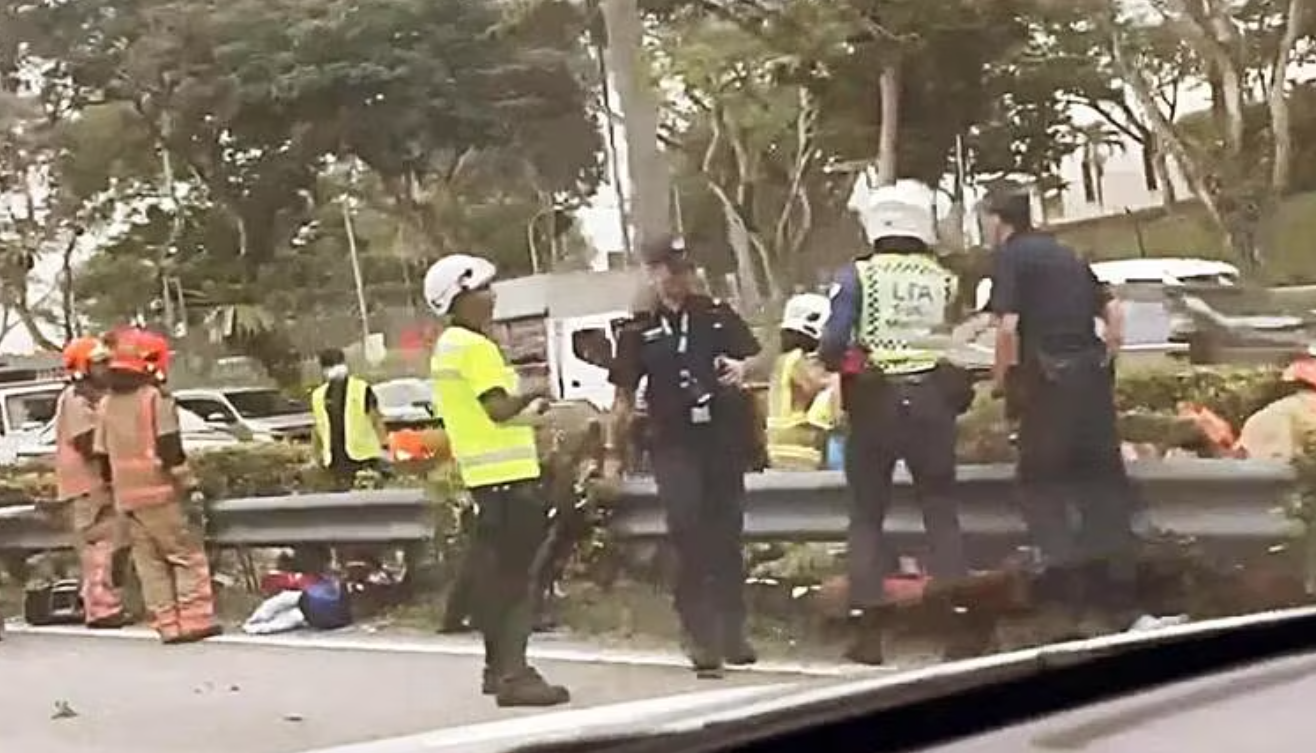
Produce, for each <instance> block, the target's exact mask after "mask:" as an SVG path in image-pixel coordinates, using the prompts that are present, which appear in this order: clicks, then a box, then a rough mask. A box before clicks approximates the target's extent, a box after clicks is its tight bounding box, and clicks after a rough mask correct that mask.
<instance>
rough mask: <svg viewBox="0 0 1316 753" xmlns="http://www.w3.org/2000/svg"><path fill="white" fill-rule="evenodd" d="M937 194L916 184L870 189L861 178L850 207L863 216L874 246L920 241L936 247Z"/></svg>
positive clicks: (909, 182)
mask: <svg viewBox="0 0 1316 753" xmlns="http://www.w3.org/2000/svg"><path fill="white" fill-rule="evenodd" d="M934 199H935V194H934V193H933V192H932V190H931V189H929V188H928V187H927V186H925V185H923V184H922V183H918V182H916V181H901V182H899V183H897V184H896V185H891V186H880V187H877V188H872V189H870V188H868V187H867V185H866V184H865V183H864V182H863V181H862V179H860V181H858V182H856V185H855V191H854V192H853V193H852V194H851V196H850V201H849V203H848V206H849V208H850V210H851V211H853V212H855V213H856V214H857V215H859V222H860V224H862V225H863V226H864V235H865V236H867V237H868V242H869V243H873V242H874V241H877V240H879V239H882V238H897V237H900V238H917V239H918V240H920V241H922V242H923V243H924V244H926V245H928V246H933V245H936V242H937V228H936V224H937V221H936V217H935V216H934V215H933V211H932V202H933V200H934Z"/></svg>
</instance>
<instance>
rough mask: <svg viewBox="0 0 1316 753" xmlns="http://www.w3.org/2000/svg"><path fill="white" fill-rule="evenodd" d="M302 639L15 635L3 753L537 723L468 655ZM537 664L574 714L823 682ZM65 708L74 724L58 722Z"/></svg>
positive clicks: (206, 747)
mask: <svg viewBox="0 0 1316 753" xmlns="http://www.w3.org/2000/svg"><path fill="white" fill-rule="evenodd" d="M300 643H303V644H305V645H304V646H300V645H297V644H298V641H297V640H296V639H295V638H292V639H285V640H284V641H282V642H280V641H279V640H274V641H271V642H266V643H265V644H262V643H261V642H259V641H258V640H255V639H249V638H238V639H236V640H234V639H221V640H220V641H219V642H214V643H206V644H200V645H192V646H171V647H166V646H162V645H159V644H158V643H155V642H153V641H151V640H138V639H133V638H125V637H108V636H107V637H89V636H86V635H85V634H79V633H78V632H77V631H65V632H63V633H49V632H47V633H41V632H37V631H31V632H23V633H20V634H15V633H14V632H13V631H11V632H9V633H8V634H6V636H5V639H4V640H3V642H0V750H4V751H15V752H16V753H17V751H22V752H23V753H93V752H94V753H212V752H213V753H300V752H301V751H310V750H317V749H321V748H329V747H333V746H340V745H346V744H350V743H356V742H364V741H368V740H372V739H379V738H390V737H397V736H404V735H415V734H419V733H423V732H429V731H432V730H436V729H441V728H451V727H458V726H462V725H470V724H477V723H481V722H489V721H494V720H501V719H515V718H517V717H518V716H525V715H531V714H536V713H543V712H539V711H533V710H507V709H499V708H497V707H496V706H495V705H494V703H493V702H492V700H490V699H488V698H485V697H483V696H480V695H479V694H478V689H477V685H478V681H479V675H480V668H481V660H480V658H479V657H478V655H476V652H474V651H464V652H456V653H454V652H449V651H416V650H406V649H405V648H402V649H389V648H385V647H384V646H383V644H380V645H376V646H369V645H365V644H363V643H360V642H358V646H357V647H355V648H353V647H348V646H347V645H344V646H339V647H335V648H329V647H327V646H328V645H330V644H327V643H325V642H324V641H320V642H319V643H318V644H317V643H316V642H314V641H301V642H300ZM316 646H319V647H316ZM537 664H538V666H539V667H540V668H541V670H542V671H543V672H544V673H545V674H546V675H547V676H549V677H550V678H552V679H553V680H555V681H559V682H563V683H565V684H567V685H568V686H570V688H571V690H572V694H573V704H572V708H588V707H591V706H595V707H597V706H604V705H608V704H615V703H619V702H624V701H632V700H637V699H644V698H654V697H667V696H676V695H680V694H689V693H692V692H707V691H712V690H718V689H722V688H733V687H736V686H745V685H751V684H771V683H782V682H792V683H798V682H823V681H824V680H821V679H818V678H808V677H805V676H803V675H799V674H786V673H773V672H768V671H758V672H743V673H734V674H731V675H729V676H728V677H727V679H725V680H722V681H707V680H697V679H695V678H694V677H693V675H692V674H691V673H690V672H689V671H688V670H684V669H681V668H679V667H675V666H655V665H653V664H650V665H647V666H646V665H627V664H618V663H586V662H580V661H561V660H557V661H555V660H541V661H538V662H537ZM63 708H66V709H67V710H68V712H69V713H71V715H65V716H62V717H61V718H53V717H55V716H56V715H57V711H58V710H59V709H63Z"/></svg>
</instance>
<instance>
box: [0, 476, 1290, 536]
mask: <svg viewBox="0 0 1316 753" xmlns="http://www.w3.org/2000/svg"><path fill="white" fill-rule="evenodd" d="M1129 471H1130V474H1131V476H1132V477H1133V479H1134V482H1135V483H1136V484H1137V487H1138V489H1139V491H1140V492H1141V494H1142V495H1143V497H1144V499H1145V500H1146V502H1147V508H1148V516H1149V519H1150V522H1151V523H1152V524H1153V525H1155V526H1156V527H1158V528H1163V529H1168V530H1171V531H1175V532H1177V533H1181V534H1185V535H1190V536H1195V537H1198V538H1202V539H1208V540H1209V539H1229V540H1238V541H1264V540H1271V541H1273V540H1275V539H1278V538H1280V537H1282V536H1284V535H1285V533H1286V530H1287V525H1288V523H1287V521H1286V520H1285V518H1284V516H1283V515H1282V514H1281V513H1280V512H1279V511H1278V510H1277V509H1276V508H1277V507H1278V505H1279V504H1280V503H1282V502H1283V501H1284V498H1285V496H1286V494H1287V493H1288V491H1289V490H1290V489H1291V488H1292V485H1293V482H1294V475H1293V470H1292V469H1291V468H1290V467H1289V466H1288V465H1287V464H1284V463H1276V462H1266V461H1256V460H1173V461H1138V462H1134V463H1130V464H1129ZM746 485H747V488H748V492H749V493H748V498H747V503H746V515H745V536H746V539H748V540H761V541H772V540H790V541H842V540H844V538H845V530H846V522H847V519H848V517H849V505H850V499H849V493H848V492H847V490H846V486H845V479H844V476H843V475H842V474H841V473H839V472H834V471H818V472H766V473H761V474H751V475H749V476H747V477H746ZM1013 488H1014V469H1013V467H1012V466H1007V465H967V466H961V467H960V469H959V487H958V492H959V497H960V500H961V521H962V525H963V528H964V531H965V533H966V534H967V535H969V536H970V537H977V538H983V539H1015V538H1018V537H1019V536H1021V535H1022V534H1023V533H1024V527H1023V521H1022V519H1021V517H1020V515H1019V513H1018V511H1017V508H1016V507H1015V504H1014V490H1013ZM895 495H896V500H895V505H894V508H893V509H892V511H891V513H890V515H889V516H888V518H887V529H888V531H889V532H890V533H891V535H892V536H893V537H895V538H904V537H910V536H917V535H919V534H921V533H922V532H923V525H922V519H921V517H920V515H919V512H918V506H917V503H916V500H915V499H914V495H913V488H912V487H911V485H910V482H909V477H908V475H906V474H904V473H903V472H897V478H896V486H895ZM430 526H431V524H430V522H429V516H428V513H427V510H426V502H425V498H424V494H423V492H422V491H421V490H420V489H385V490H380V491H356V492H345V493H340V494H303V495H295V496H284V497H259V498H251V499H230V500H224V501H220V502H216V503H215V504H214V505H213V506H212V508H211V530H210V534H211V535H210V543H211V544H213V545H217V546H221V547H223V546H280V545H293V544H309V543H394V544H404V543H411V542H417V541H423V540H425V539H426V538H428V537H429V536H430V535H431V527H430ZM610 526H611V528H612V531H613V533H614V534H616V535H618V536H619V537H621V538H624V539H631V540H645V539H656V538H659V537H661V536H663V535H665V534H666V525H665V524H664V521H663V513H662V508H661V505H660V504H659V502H658V499H657V494H656V486H655V484H654V481H653V479H650V478H634V479H628V480H627V482H626V483H625V484H624V485H623V490H622V499H621V500H620V501H619V502H618V503H617V505H616V507H615V509H614V512H613V514H612V516H611V518H610ZM68 544H69V538H68V535H67V534H65V533H63V532H61V531H59V530H57V529H55V528H53V527H52V526H51V524H50V523H49V522H48V521H46V520H45V519H44V518H42V517H41V516H39V515H37V514H35V513H28V514H17V515H5V516H3V517H0V552H32V551H40V550H48V549H58V548H63V547H66V546H68Z"/></svg>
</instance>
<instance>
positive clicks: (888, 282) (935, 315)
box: [855, 254, 958, 374]
mask: <svg viewBox="0 0 1316 753" xmlns="http://www.w3.org/2000/svg"><path fill="white" fill-rule="evenodd" d="M855 269H856V271H857V272H858V273H859V286H860V306H859V321H858V323H857V324H856V326H855V334H856V339H857V340H858V342H859V344H860V345H861V346H863V347H864V349H865V350H867V351H868V358H869V361H870V362H871V363H873V364H875V365H877V366H878V367H880V368H881V369H882V371H884V372H885V373H888V374H913V373H917V372H920V371H927V370H929V369H931V368H933V367H935V366H936V365H937V363H938V362H939V361H941V360H942V359H943V358H944V357H945V355H946V353H947V351H949V350H950V345H951V342H950V333H949V326H950V317H949V315H948V314H949V306H950V302H951V299H952V298H953V297H954V292H955V286H956V284H957V283H958V279H957V278H956V277H955V275H954V274H952V273H951V272H950V271H949V270H947V269H946V268H945V267H944V266H942V264H941V262H939V261H937V259H936V258H935V257H933V256H932V255H930V254H874V255H873V256H870V257H869V258H867V259H861V260H860V261H857V262H855Z"/></svg>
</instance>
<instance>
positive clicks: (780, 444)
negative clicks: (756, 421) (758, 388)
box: [767, 348, 823, 470]
mask: <svg viewBox="0 0 1316 753" xmlns="http://www.w3.org/2000/svg"><path fill="white" fill-rule="evenodd" d="M802 360H804V351H803V350H800V349H799V348H796V349H795V350H792V351H791V352H789V353H783V354H782V355H780V356H778V357H777V362H776V363H775V364H774V365H773V371H772V381H771V383H769V385H768V419H767V428H768V448H767V449H768V463H769V465H771V466H772V467H773V468H781V469H788V470H801V469H805V470H813V469H816V468H817V467H818V466H819V465H821V464H822V442H823V435H822V432H821V431H819V429H818V428H817V427H815V426H812V425H811V424H810V423H809V419H808V414H807V413H806V412H805V410H804V409H803V408H799V407H797V406H796V405H795V398H794V392H795V390H794V380H793V379H792V375H793V374H794V373H795V368H796V367H797V366H798V365H799V363H800V362H801V361H802Z"/></svg>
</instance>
